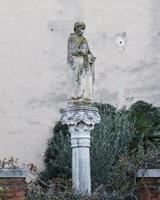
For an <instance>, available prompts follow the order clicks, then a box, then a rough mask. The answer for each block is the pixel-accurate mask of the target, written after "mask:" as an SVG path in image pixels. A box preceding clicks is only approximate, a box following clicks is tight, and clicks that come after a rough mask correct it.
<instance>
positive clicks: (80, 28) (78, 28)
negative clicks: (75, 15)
mask: <svg viewBox="0 0 160 200" xmlns="http://www.w3.org/2000/svg"><path fill="white" fill-rule="evenodd" d="M85 28H86V25H85V23H84V22H80V21H79V22H76V23H75V24H74V32H75V33H76V34H77V35H78V36H82V35H83V33H84V30H85Z"/></svg>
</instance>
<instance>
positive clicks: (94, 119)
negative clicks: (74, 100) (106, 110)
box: [61, 106, 100, 195]
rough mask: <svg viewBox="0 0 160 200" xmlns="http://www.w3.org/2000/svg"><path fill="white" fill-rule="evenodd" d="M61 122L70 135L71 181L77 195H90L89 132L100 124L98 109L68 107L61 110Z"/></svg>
mask: <svg viewBox="0 0 160 200" xmlns="http://www.w3.org/2000/svg"><path fill="white" fill-rule="evenodd" d="M61 113H62V117H61V121H62V123H63V124H67V125H68V127H69V131H70V133H71V147H72V181H73V189H74V190H75V191H76V193H77V194H81V195H90V193H91V174H90V131H91V130H92V129H93V128H94V125H95V124H96V123H99V122H100V115H99V113H98V109H97V108H96V107H93V106H68V108H67V109H65V110H61Z"/></svg>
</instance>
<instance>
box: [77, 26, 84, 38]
mask: <svg viewBox="0 0 160 200" xmlns="http://www.w3.org/2000/svg"><path fill="white" fill-rule="evenodd" d="M83 33H84V28H83V27H82V26H79V27H77V28H76V34H77V35H78V36H82V35H83Z"/></svg>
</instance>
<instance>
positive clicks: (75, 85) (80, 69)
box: [67, 33, 94, 101]
mask: <svg viewBox="0 0 160 200" xmlns="http://www.w3.org/2000/svg"><path fill="white" fill-rule="evenodd" d="M78 50H81V51H82V52H87V53H85V55H84V54H83V55H82V54H80V53H78ZM91 57H92V53H91V51H90V49H89V46H88V42H87V40H86V38H85V37H84V36H77V35H76V34H74V33H71V34H70V37H69V39H68V58H67V63H68V67H69V90H68V100H75V101H91V100H92V95H93V79H94V71H93V70H94V69H93V64H91V62H90V60H91Z"/></svg>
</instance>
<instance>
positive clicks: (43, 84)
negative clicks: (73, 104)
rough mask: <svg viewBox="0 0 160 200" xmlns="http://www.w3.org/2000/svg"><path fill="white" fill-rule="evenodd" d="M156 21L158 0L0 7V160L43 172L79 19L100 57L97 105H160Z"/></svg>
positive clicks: (43, 1) (14, 1)
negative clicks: (36, 167)
mask: <svg viewBox="0 0 160 200" xmlns="http://www.w3.org/2000/svg"><path fill="white" fill-rule="evenodd" d="M159 18H160V1H159V0H134V1H133V0H123V1H118V0H100V1H97V0H0V29H1V31H0V46H1V48H0V158H2V157H9V156H10V155H13V156H15V157H18V158H19V159H20V161H21V162H30V161H31V162H34V163H36V164H38V165H39V166H40V167H41V166H42V158H43V152H44V151H45V148H46V142H47V139H48V138H49V137H50V136H51V132H52V127H53V125H54V123H55V122H56V121H57V120H58V119H59V108H61V107H63V106H64V105H65V97H66V70H67V68H66V54H67V51H66V45H67V38H68V36H69V33H70V32H71V31H72V27H73V24H74V22H75V21H76V20H84V21H85V22H86V24H87V30H86V36H87V38H88V40H89V44H90V47H91V49H92V51H93V52H94V54H95V55H96V57H97V62H96V88H95V92H96V97H95V100H96V101H100V102H105V103H112V104H114V105H116V104H117V105H123V104H130V103H131V102H134V101H136V100H139V99H143V100H145V101H148V102H151V103H153V104H155V105H160V102H159V99H160V90H159V86H160V81H159V73H160V65H159V64H160V25H159Z"/></svg>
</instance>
